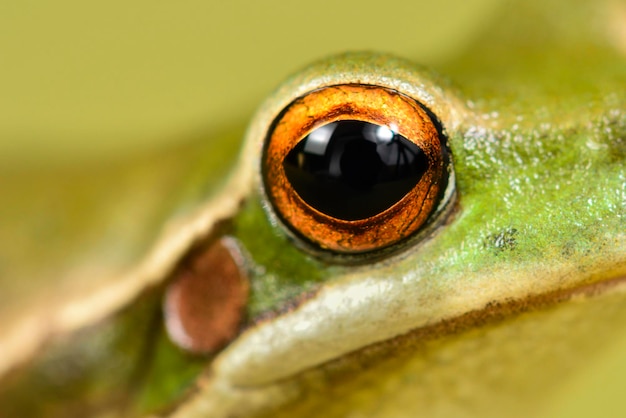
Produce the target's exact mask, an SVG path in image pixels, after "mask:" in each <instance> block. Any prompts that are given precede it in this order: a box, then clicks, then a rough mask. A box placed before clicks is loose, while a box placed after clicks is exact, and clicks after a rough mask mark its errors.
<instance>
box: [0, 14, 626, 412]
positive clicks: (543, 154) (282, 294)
mask: <svg viewBox="0 0 626 418" xmlns="http://www.w3.org/2000/svg"><path fill="white" fill-rule="evenodd" d="M555 4H556V3H555ZM556 7H557V6H553V3H551V2H548V3H546V5H544V7H543V8H542V9H540V12H541V13H540V14H539V16H540V19H539V20H542V19H543V20H548V19H549V16H554V15H555V13H554V11H553V8H556ZM587 7H590V6H589V5H586V6H584V7H580V8H574V7H572V8H571V9H568V10H569V11H570V12H571V15H567V14H563V13H562V10H561V9H559V10H561V12H559V13H558V15H559V16H561V18H562V21H563V22H564V23H562V24H561V27H559V28H552V29H537V28H542V27H543V26H541V25H538V24H537V22H536V21H534V20H532V19H529V20H524V19H521V18H520V19H515V21H516V22H518V21H519V22H524V21H526V22H531V23H528V25H529V26H530V27H532V30H531V29H529V28H528V27H525V26H524V23H516V24H515V25H512V24H511V21H512V20H507V19H503V20H502V21H503V23H502V24H501V25H500V27H496V28H495V29H494V30H493V31H490V32H489V33H488V34H487V35H485V37H484V38H483V39H480V40H478V41H477V43H476V45H475V47H474V48H473V49H471V52H469V53H468V54H467V55H466V56H463V57H459V59H458V60H456V61H454V62H450V63H445V64H442V65H441V66H440V67H439V68H437V71H438V72H439V73H440V74H445V75H446V77H447V78H446V79H448V80H451V81H446V82H442V81H441V80H439V79H437V80H436V83H437V87H438V88H441V90H442V91H443V93H444V94H448V95H451V96H453V97H455V98H458V100H459V102H458V103H459V106H460V107H462V112H463V115H464V116H463V118H461V119H459V123H458V124H456V125H455V126H447V125H446V124H445V123H444V128H445V132H446V135H447V136H448V142H449V147H450V149H451V152H452V156H453V161H454V167H455V172H456V189H457V195H456V203H455V210H454V211H453V213H451V214H450V215H449V216H448V217H446V219H439V220H438V221H437V223H436V225H437V228H433V229H432V231H431V232H432V235H431V236H429V237H425V238H427V240H426V242H427V245H422V246H421V247H419V258H418V259H416V258H413V257H412V256H411V255H412V254H414V252H415V249H414V247H407V248H404V249H403V250H402V251H400V252H399V253H396V254H394V255H393V256H391V257H388V258H385V259H383V260H382V261H377V264H375V265H369V264H368V263H366V262H365V263H364V264H363V263H362V266H361V267H351V266H346V265H337V264H333V263H330V264H329V263H326V262H324V261H320V260H318V259H316V258H315V257H312V256H310V255H309V254H308V253H307V252H306V251H302V250H301V249H298V248H296V247H294V245H293V243H292V241H291V240H290V239H289V238H288V237H286V236H285V234H284V232H283V231H282V229H281V228H279V227H278V226H276V225H272V224H271V223H270V222H269V221H268V218H267V216H266V212H264V211H263V209H262V208H261V201H262V196H261V195H259V194H258V193H257V194H254V195H252V196H250V199H249V200H247V201H246V202H245V205H244V206H243V207H242V209H241V212H240V213H239V214H238V215H237V216H236V217H235V218H234V219H233V222H232V225H231V228H232V229H231V232H232V233H233V234H234V235H235V237H236V238H238V239H239V240H240V242H241V244H242V247H243V248H244V249H245V251H246V252H247V253H248V254H249V258H250V259H249V263H250V267H251V271H252V273H253V274H252V277H251V280H252V294H251V303H250V305H249V308H248V309H249V316H250V318H254V317H255V316H257V315H259V314H262V313H264V312H268V311H269V312H271V311H280V310H281V308H282V307H283V306H284V305H285V304H288V302H289V301H290V300H292V299H293V298H294V297H296V296H298V295H300V294H301V293H307V292H311V291H312V290H314V289H316V288H317V287H318V286H320V285H321V284H322V283H324V282H327V281H332V280H333V279H334V278H335V277H338V276H341V275H344V274H350V273H351V272H352V271H353V270H352V269H354V268H356V269H362V270H364V269H366V268H367V269H370V268H372V269H375V270H376V271H377V272H378V274H380V275H384V274H387V275H388V277H389V278H390V279H391V280H393V279H399V278H401V277H402V276H403V275H407V274H409V273H410V272H411V271H413V270H414V269H415V266H416V265H418V264H419V266H420V268H421V269H423V270H428V271H429V272H430V273H432V274H433V280H432V285H431V286H433V287H438V288H440V289H445V288H446V287H447V286H452V285H454V284H455V281H459V280H462V279H465V278H466V277H468V276H469V277H471V276H472V274H479V273H485V274H487V273H489V272H490V271H499V272H511V273H515V275H513V274H512V275H511V276H507V275H501V276H500V279H499V280H500V282H501V283H500V284H503V285H508V284H510V285H511V286H518V285H520V284H519V283H507V281H509V280H513V278H512V277H514V278H515V280H518V278H519V277H523V276H524V274H529V275H530V274H533V273H534V272H537V271H542V270H543V271H551V270H553V269H556V270H558V268H557V267H558V266H566V267H567V272H568V275H569V276H568V277H562V278H560V277H556V278H555V280H556V281H558V280H561V279H562V280H563V281H564V282H567V286H572V285H573V284H584V283H588V282H592V281H599V280H604V279H610V278H613V277H615V276H616V275H621V274H623V273H624V270H625V268H626V264H625V263H626V261H625V260H624V248H625V245H626V244H625V242H626V237H625V232H624V231H626V213H625V207H626V173H625V170H624V166H625V165H626V161H625V160H626V142H625V141H626V88H625V87H626V59H625V58H624V57H623V56H620V55H619V54H618V53H617V52H616V51H614V50H612V49H611V48H609V47H608V46H606V42H604V41H603V40H602V39H600V38H601V36H600V35H598V34H597V33H596V32H594V31H591V30H585V29H584V28H585V26H584V25H582V24H580V22H582V21H584V20H585V18H586V16H587V15H588V10H587ZM537 13H538V12H537V10H532V11H531V12H528V14H529V15H531V16H533V17H534V18H536V17H537ZM513 14H514V15H515V16H516V17H519V12H518V11H517V10H515V13H513ZM516 25H521V26H516ZM569 27H574V28H576V31H573V30H565V31H563V30H561V29H563V28H569ZM538 44H541V45H542V48H541V49H537V48H534V47H533V46H536V45H538ZM581 51H583V52H581ZM372 61H376V62H377V63H379V64H380V65H382V66H383V67H384V66H392V67H394V68H397V67H398V66H408V67H410V64H407V63H406V62H405V61H403V60H396V59H395V58H390V57H386V56H383V57H378V56H372V55H367V54H366V55H354V56H347V57H346V56H344V57H343V58H334V59H331V60H329V61H326V62H325V63H323V64H321V65H320V66H319V67H317V68H324V69H325V70H326V71H328V70H332V69H333V68H335V69H337V68H339V67H342V66H344V67H345V66H356V67H360V68H367V69H369V70H371V71H377V70H379V69H380V68H377V67H376V66H372V65H371V62H372ZM308 71H313V70H310V69H309V70H308ZM407 71H413V70H410V69H407ZM417 71H418V72H419V71H422V69H419V68H418V69H417ZM435 113H436V112H435ZM226 143H228V144H232V141H230V138H228V137H227V136H225V137H224V144H226ZM199 148H202V149H203V147H199ZM220 174H221V172H220ZM186 179H187V180H189V181H190V182H194V183H195V182H196V181H197V175H192V176H189V177H186ZM194 179H196V180H194ZM203 181H204V180H202V181H200V182H199V183H202V182H203ZM190 189H193V190H197V188H196V187H195V186H192V187H190ZM194 196H196V194H195V193H194ZM185 206H188V203H186V204H185V205H182V206H181V207H185ZM416 245H418V244H417V243H416ZM608 260H612V261H611V263H608ZM615 260H617V261H618V262H615ZM620 263H621V264H620ZM363 266H365V267H363ZM435 279H436V280H435ZM331 283H332V282H331ZM520 288H523V286H520ZM161 290H162V289H156V290H155V292H157V293H158V292H159V291H161ZM158 298H159V296H158V294H157V296H154V293H153V292H148V293H147V294H146V296H145V297H144V298H143V301H142V302H136V307H137V309H134V308H133V307H129V308H128V309H127V310H124V311H122V312H120V313H117V314H116V315H115V316H112V317H111V318H110V319H109V320H108V321H105V322H106V323H105V324H95V325H94V326H93V332H98V333H99V332H103V333H104V334H102V335H105V336H108V337H107V338H103V339H102V340H101V341H102V342H101V343H98V347H99V349H98V350H95V351H94V350H92V349H90V345H89V344H91V343H93V341H94V339H93V338H85V337H84V335H83V336H82V337H81V335H78V336H74V337H71V339H69V340H68V341H65V342H62V343H60V344H59V345H58V347H57V348H58V349H59V351H60V352H62V353H67V352H70V353H72V354H70V355H68V354H59V355H58V356H57V357H55V351H54V350H51V352H50V353H49V354H48V356H49V358H44V359H41V360H40V361H39V362H35V363H34V366H35V367H36V369H34V371H27V372H25V373H23V374H21V375H20V376H17V377H14V378H13V380H11V381H9V383H8V384H10V385H13V384H15V386H13V388H10V389H9V390H5V391H4V395H3V397H1V398H0V405H2V407H1V408H0V412H3V411H9V412H11V413H13V414H14V415H15V414H17V412H15V411H27V412H29V413H31V414H34V415H41V414H43V413H46V414H48V415H50V416H59V415H63V413H64V412H67V411H68V410H69V409H67V405H65V404H57V405H55V402H56V403H58V401H59V399H61V400H63V401H65V402H69V403H72V408H74V409H72V411H77V413H83V412H85V411H86V412H92V413H93V412H102V411H111V410H112V411H118V412H119V411H126V412H132V413H134V412H146V411H153V410H155V409H162V408H164V407H167V406H168V405H170V404H171V403H172V402H173V399H176V398H177V397H179V395H180V393H181V392H182V391H183V390H184V388H185V387H188V385H189V384H190V382H191V380H192V378H193V376H194V375H195V374H196V373H199V370H201V369H202V368H203V367H204V365H205V364H206V363H208V362H209V359H197V358H195V359H192V358H189V357H188V356H186V355H185V354H183V353H181V352H180V351H179V350H177V349H176V348H174V347H173V346H172V345H171V343H170V342H169V341H167V340H166V339H165V338H164V336H163V330H162V328H161V325H160V322H159V318H160V316H159V315H160V314H159V313H158V308H157V305H158V300H157V299H158ZM155 300H156V301H155ZM138 307H141V309H139V308H138ZM155 312H156V313H155ZM155 318H156V319H155ZM152 321H156V322H152ZM151 323H155V324H157V325H156V327H157V331H149V330H148V329H147V328H146V327H145V325H146V324H151ZM111 324H113V325H111ZM134 324H142V327H139V325H134ZM112 330H113V331H112ZM128 330H130V331H128ZM137 330H139V331H137ZM127 335H130V336H128V337H127ZM146 336H148V337H147V339H148V340H149V341H153V342H154V343H155V345H154V346H155V347H156V348H154V347H153V348H151V349H146V348H145V346H144V345H142V344H137V345H135V344H129V343H128V338H134V339H133V341H144V340H145V338H144V337H146ZM129 347H130V348H129ZM76 353H78V354H76ZM80 353H82V354H80ZM145 353H150V356H146V358H148V360H144V361H146V363H142V362H139V360H137V362H135V360H132V361H131V362H128V361H127V360H128V358H131V359H140V358H142V357H143V356H144V354H145ZM72 355H76V356H77V357H75V358H77V359H79V360H80V361H79V362H77V363H78V366H76V365H74V366H73V368H72V370H73V371H74V372H75V375H72V376H70V377H72V379H69V378H68V377H67V372H66V371H61V372H59V371H58V370H57V371H55V370H54V368H53V367H51V366H50V365H54V364H57V361H58V358H59V357H62V358H66V359H67V358H72ZM103 359H108V361H109V362H108V363H106V362H103ZM116 359H117V360H119V361H117V360H116ZM124 361H126V362H124ZM129 363H130V365H129ZM111 364H113V365H114V366H116V367H120V368H121V369H123V370H125V372H124V374H122V375H121V376H122V378H121V380H122V381H124V382H125V383H126V385H127V386H119V383H118V382H117V381H116V380H115V379H113V381H111V380H110V379H111V369H110V367H111ZM103 365H104V366H105V367H104V368H102V366H103ZM37 367H38V368H37ZM42 370H43V372H42ZM42 373H43V374H42ZM55 373H59V374H57V375H55ZM42 376H45V377H46V378H47V379H48V380H47V381H43V382H42V380H41V379H42ZM58 376H64V377H65V378H67V380H65V381H63V380H59V379H58ZM74 376H86V379H87V380H89V381H91V382H100V383H98V384H93V385H91V386H90V385H86V384H85V383H84V381H83V380H81V379H82V378H78V377H77V378H73V377H74ZM117 377H118V378H119V377H120V375H117ZM69 380H71V381H72V382H73V384H74V385H73V386H72V385H65V384H64V383H63V382H67V381H69ZM15 382H17V383H15ZM33 382H38V383H41V384H42V385H41V386H40V387H37V390H38V391H40V393H41V395H39V396H41V398H40V399H44V398H45V397H46V396H47V397H49V398H50V399H53V400H54V402H50V403H46V402H39V403H33V402H32V401H31V400H30V398H29V396H18V395H19V394H25V393H28V390H29V388H32V387H33ZM59 382H62V384H61V385H59ZM109 382H110V383H109ZM128 382H130V383H128ZM5 385H6V383H5ZM119 387H124V388H125V389H126V388H128V391H127V392H126V393H124V396H121V395H120V394H119V391H114V390H112V389H111V388H119ZM0 388H2V387H1V386H0ZM74 390H75V391H76V392H74ZM64 391H65V392H67V391H69V392H71V393H72V395H70V396H67V393H66V396H65V397H60V396H59V392H64ZM16 393H17V394H18V395H15V394H16ZM73 394H78V398H76V397H74V396H73ZM50 405H52V406H50ZM25 406H26V407H28V409H23V408H25ZM0 415H2V414H1V413H0Z"/></svg>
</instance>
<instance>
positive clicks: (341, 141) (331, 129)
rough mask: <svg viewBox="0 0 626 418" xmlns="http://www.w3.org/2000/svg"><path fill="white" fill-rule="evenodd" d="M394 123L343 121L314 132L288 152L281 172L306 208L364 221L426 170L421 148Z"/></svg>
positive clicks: (386, 204) (417, 179)
mask: <svg viewBox="0 0 626 418" xmlns="http://www.w3.org/2000/svg"><path fill="white" fill-rule="evenodd" d="M395 130H396V129H395V127H394V126H391V127H386V126H380V125H375V124H372V123H369V122H363V121H355V120H344V121H338V122H333V123H329V124H327V125H324V126H321V127H319V128H317V129H315V130H314V131H312V132H311V133H310V134H309V135H308V136H306V137H305V138H304V139H302V140H301V141H300V142H299V143H298V144H297V145H296V146H295V147H294V149H293V150H291V151H290V152H289V154H288V155H287V157H286V158H285V161H284V168H285V174H286V175H287V179H288V180H289V182H290V183H291V185H292V187H293V188H294V190H295V191H296V193H298V195H300V197H301V198H302V199H303V200H304V201H305V202H306V203H307V204H309V205H310V206H312V207H314V208H315V209H317V210H319V211H320V212H322V213H325V214H327V215H329V216H332V217H334V218H338V219H343V220H357V219H365V218H369V217H370V216H373V215H376V214H378V213H380V212H382V211H384V210H385V209H387V208H389V207H391V206H392V205H393V204H395V203H396V202H398V201H399V200H400V199H402V197H404V196H405V195H406V194H407V193H408V192H409V191H411V189H413V187H414V186H415V185H416V184H417V183H418V182H419V180H420V179H421V177H422V176H423V174H424V173H425V172H426V170H427V169H428V159H427V158H426V156H425V155H424V153H423V151H422V150H421V149H420V148H419V147H418V146H417V145H415V144H414V143H413V142H411V141H409V140H408V139H406V138H405V137H403V136H402V135H400V134H397V133H396V132H395Z"/></svg>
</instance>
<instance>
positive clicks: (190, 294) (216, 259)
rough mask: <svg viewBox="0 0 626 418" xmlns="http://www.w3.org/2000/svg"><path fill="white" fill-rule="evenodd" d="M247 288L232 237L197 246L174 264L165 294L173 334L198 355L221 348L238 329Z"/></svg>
mask: <svg viewBox="0 0 626 418" xmlns="http://www.w3.org/2000/svg"><path fill="white" fill-rule="evenodd" d="M248 292H249V286H248V278H247V273H246V271H245V269H244V262H243V256H242V255H241V253H240V251H239V249H238V247H237V244H236V242H235V241H234V240H233V239H232V238H230V237H223V238H221V239H219V240H216V241H214V242H212V243H211V244H210V245H209V246H208V247H205V248H201V249H198V250H196V251H194V252H193V253H192V254H191V255H190V256H189V257H188V258H187V259H186V260H185V261H184V262H183V263H182V264H181V265H180V266H179V267H178V268H177V269H176V271H175V272H174V274H173V279H172V281H171V283H170V284H169V286H168V287H167V290H166V293H165V299H164V311H165V325H166V329H167V332H168V334H169V336H170V338H171V339H172V341H173V342H174V343H175V344H177V345H178V346H180V347H181V348H183V349H185V350H187V351H189V352H192V353H196V354H208V353H213V352H215V351H217V350H219V349H220V348H222V347H223V346H224V345H226V344H227V343H228V342H229V341H231V340H232V339H233V338H235V337H236V336H237V334H238V333H239V329H240V325H241V323H242V321H243V319H244V315H245V307H246V303H247V300H248Z"/></svg>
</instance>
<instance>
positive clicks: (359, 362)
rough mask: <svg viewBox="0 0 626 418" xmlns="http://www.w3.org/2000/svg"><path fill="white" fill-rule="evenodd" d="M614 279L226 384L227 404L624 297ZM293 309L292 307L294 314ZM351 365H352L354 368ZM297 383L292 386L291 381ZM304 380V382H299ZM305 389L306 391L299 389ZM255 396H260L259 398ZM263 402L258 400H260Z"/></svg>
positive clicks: (623, 280) (195, 396)
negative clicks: (265, 378) (250, 381)
mask: <svg viewBox="0 0 626 418" xmlns="http://www.w3.org/2000/svg"><path fill="white" fill-rule="evenodd" d="M614 272H615V274H614V275H609V278H606V279H603V280H599V281H595V282H593V283H587V284H584V285H579V286H575V287H572V288H567V289H559V290H554V291H549V292H545V293H542V294H535V295H530V296H527V297H525V298H521V299H517V300H508V301H504V302H495V301H494V302H490V303H487V304H486V305H485V306H484V307H483V308H482V309H476V310H472V311H469V312H467V313H465V314H462V315H459V316H456V317H454V318H450V319H444V320H442V321H439V322H437V323H435V324H432V325H427V326H423V327H419V328H416V329H413V330H411V331H409V332H407V333H404V334H402V335H398V336H396V337H394V338H391V339H388V340H385V341H381V342H377V343H373V344H370V345H368V346H365V347H362V348H360V349H357V350H355V351H352V352H350V353H348V354H345V355H343V356H341V357H338V358H335V359H332V360H330V361H327V362H324V363H322V364H319V365H317V366H315V367H312V368H309V369H306V370H303V371H300V372H298V373H296V374H294V375H291V376H288V377H285V378H281V379H276V380H274V381H271V382H268V383H267V384H263V385H259V386H254V385H252V386H241V385H237V384H232V385H229V389H228V390H229V392H230V394H229V396H232V398H231V399H233V403H234V404H235V403H236V399H239V398H240V399H241V400H242V401H243V400H244V399H248V397H249V396H250V395H251V393H256V392H259V393H266V394H268V395H269V396H270V397H271V394H272V393H279V392H280V391H281V388H282V389H284V388H291V387H293V386H292V385H294V384H295V385H296V386H297V385H299V384H303V385H304V386H306V385H307V383H306V382H308V381H309V379H311V381H315V376H319V373H320V371H319V370H322V372H321V373H322V374H323V375H324V376H325V377H324V379H326V380H327V381H328V382H333V381H334V382H336V383H337V384H338V385H340V384H344V383H345V382H346V380H350V379H351V376H352V375H353V373H354V371H355V367H356V368H357V369H358V370H360V371H365V370H368V369H370V368H373V367H376V366H377V365H378V364H380V363H382V362H384V361H386V360H388V359H389V358H390V357H389V355H390V353H394V356H407V355H411V354H412V353H415V352H417V351H419V350H423V349H424V348H425V347H427V346H428V345H429V344H433V343H435V342H436V341H438V340H442V339H444V338H453V339H454V338H456V337H459V336H461V335H463V334H466V333H468V332H470V331H472V330H476V329H486V328H489V327H497V326H498V325H501V324H505V323H507V322H508V321H515V320H517V319H518V318H520V317H522V316H523V315H525V314H533V313H541V312H548V311H550V310H551V309H553V308H556V307H558V306H559V305H562V304H564V303H567V302H568V301H585V300H591V299H593V298H597V297H602V296H607V295H610V294H615V293H626V274H624V268H618V269H616V270H614ZM297 309H299V306H298V307H295V310H297ZM355 365H356V366H355ZM218 382H221V383H222V384H223V383H224V382H223V381H221V380H220V375H219V373H210V372H209V374H205V376H204V377H203V378H201V380H200V383H199V384H198V385H196V387H195V389H194V390H193V391H192V392H190V393H189V394H188V397H186V398H185V399H182V400H181V402H180V403H179V404H178V406H177V407H174V410H173V411H172V412H173V415H174V416H178V414H182V415H184V413H185V412H188V411H189V410H193V409H194V404H195V403H196V401H197V403H198V405H197V406H199V404H200V403H202V402H207V403H208V404H211V401H212V399H211V398H212V395H214V394H215V392H220V390H217V391H214V390H213V389H214V386H215V385H217V384H218ZM294 382H298V383H294ZM302 382H305V383H302ZM304 390H306V389H304ZM259 398H261V397H259ZM283 401H284V402H285V403H286V404H289V403H290V402H293V401H294V399H282V401H281V402H283ZM261 403H263V402H261ZM257 407H258V408H260V409H261V410H262V409H263V408H264V406H263V405H255V406H252V408H253V409H255V408H257Z"/></svg>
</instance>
